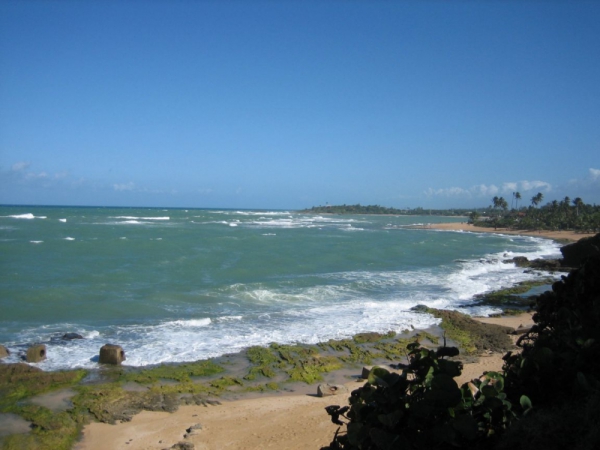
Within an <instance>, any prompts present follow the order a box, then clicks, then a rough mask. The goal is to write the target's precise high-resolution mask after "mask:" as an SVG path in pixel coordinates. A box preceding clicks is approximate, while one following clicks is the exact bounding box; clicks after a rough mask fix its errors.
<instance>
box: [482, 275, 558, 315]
mask: <svg viewBox="0 0 600 450" xmlns="http://www.w3.org/2000/svg"><path fill="white" fill-rule="evenodd" d="M554 281H555V280H554V278H551V277H546V278H542V279H539V280H528V281H521V282H519V283H517V284H515V285H514V286H511V287H509V288H505V289H498V290H497V291H493V292H487V293H485V294H479V295H476V296H475V303H474V305H477V306H479V305H486V306H495V307H498V308H506V307H512V309H514V308H521V309H529V308H530V307H532V306H533V305H534V304H535V301H534V300H532V299H531V298H529V297H527V296H523V294H526V293H527V292H529V291H530V290H531V289H532V288H534V287H537V286H545V285H550V284H552V283H553V282H554Z"/></svg>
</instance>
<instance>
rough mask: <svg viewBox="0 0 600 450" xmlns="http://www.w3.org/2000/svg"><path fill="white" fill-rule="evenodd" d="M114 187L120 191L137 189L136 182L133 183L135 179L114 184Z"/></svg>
mask: <svg viewBox="0 0 600 450" xmlns="http://www.w3.org/2000/svg"><path fill="white" fill-rule="evenodd" d="M113 189H114V190H115V191H119V192H121V191H133V190H134V189H135V184H134V183H133V181H130V182H129V183H122V184H113Z"/></svg>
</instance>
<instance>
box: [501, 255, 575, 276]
mask: <svg viewBox="0 0 600 450" xmlns="http://www.w3.org/2000/svg"><path fill="white" fill-rule="evenodd" d="M502 262H504V263H514V264H515V266H517V267H526V268H530V269H537V270H545V271H548V272H555V271H564V270H565V269H564V268H563V267H562V265H561V262H560V260H558V259H542V258H537V259H534V260H533V261H530V260H529V259H527V258H526V257H525V256H515V257H514V258H512V259H505V260H504V261H502Z"/></svg>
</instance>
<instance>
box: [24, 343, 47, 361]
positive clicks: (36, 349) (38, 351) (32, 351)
mask: <svg viewBox="0 0 600 450" xmlns="http://www.w3.org/2000/svg"><path fill="white" fill-rule="evenodd" d="M45 359H46V346H45V345H44V344H36V345H32V346H31V347H29V348H28V349H27V355H25V361H27V362H31V363H37V362H40V361H43V360H45Z"/></svg>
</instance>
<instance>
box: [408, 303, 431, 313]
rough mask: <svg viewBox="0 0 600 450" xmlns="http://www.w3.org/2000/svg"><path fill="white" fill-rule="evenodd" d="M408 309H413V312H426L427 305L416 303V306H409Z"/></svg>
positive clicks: (427, 310)
mask: <svg viewBox="0 0 600 450" xmlns="http://www.w3.org/2000/svg"><path fill="white" fill-rule="evenodd" d="M410 310H411V311H414V312H422V313H426V312H429V307H428V306H426V305H417V306H413V307H412V308H410Z"/></svg>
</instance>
